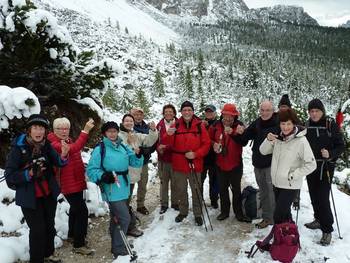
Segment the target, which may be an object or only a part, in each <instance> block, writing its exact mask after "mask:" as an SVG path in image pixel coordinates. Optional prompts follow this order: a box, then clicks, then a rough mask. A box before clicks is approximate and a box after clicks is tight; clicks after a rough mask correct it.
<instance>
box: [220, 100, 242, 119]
mask: <svg viewBox="0 0 350 263" xmlns="http://www.w3.org/2000/svg"><path fill="white" fill-rule="evenodd" d="M221 114H229V115H232V116H239V111H238V110H237V108H236V105H235V104H233V103H226V104H225V105H224V107H223V108H222V110H221Z"/></svg>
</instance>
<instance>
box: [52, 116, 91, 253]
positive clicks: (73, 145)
mask: <svg viewBox="0 0 350 263" xmlns="http://www.w3.org/2000/svg"><path fill="white" fill-rule="evenodd" d="M93 127H94V121H93V120H92V119H90V120H89V121H88V122H87V123H86V124H85V127H84V129H83V130H82V131H81V133H80V135H79V137H78V139H77V140H76V141H75V142H74V141H73V140H72V139H71V138H70V137H69V131H70V121H69V120H68V119H67V118H57V119H55V120H54V122H53V133H50V134H49V135H48V139H49V141H50V142H51V145H52V146H53V148H54V149H55V150H56V151H57V152H58V153H60V152H61V147H62V146H61V145H62V143H65V144H68V146H69V152H68V161H69V162H68V165H66V166H65V167H62V168H60V169H58V170H57V171H56V178H57V181H58V183H59V185H60V187H61V192H62V194H63V195H64V196H65V198H66V199H67V201H68V203H69V205H70V209H69V220H68V226H69V227H68V238H71V239H73V252H75V253H78V254H82V255H91V254H93V253H94V250H92V249H90V248H88V247H86V243H85V238H86V235H87V227H88V209H87V207H86V203H85V201H84V198H83V191H84V190H85V189H86V180H85V169H84V164H83V160H82V158H81V154H80V152H81V150H82V149H83V147H84V146H85V144H86V142H87V140H88V138H89V132H90V130H91V129H92V128H93Z"/></svg>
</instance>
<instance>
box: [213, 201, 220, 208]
mask: <svg viewBox="0 0 350 263" xmlns="http://www.w3.org/2000/svg"><path fill="white" fill-rule="evenodd" d="M211 207H212V208H214V209H218V208H219V205H218V201H211Z"/></svg>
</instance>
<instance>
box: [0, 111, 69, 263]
mask: <svg viewBox="0 0 350 263" xmlns="http://www.w3.org/2000/svg"><path fill="white" fill-rule="evenodd" d="M48 128H49V121H48V120H47V119H46V118H45V116H43V115H41V114H32V115H31V116H30V117H29V119H28V121H27V123H26V130H27V132H26V133H25V134H21V135H19V136H18V137H17V138H15V139H14V141H13V143H12V147H11V151H10V153H9V154H8V156H7V162H6V167H5V178H6V183H7V185H8V186H9V187H10V188H11V189H13V190H15V191H16V205H18V206H20V207H21V210H22V212H23V216H24V219H25V220H26V222H27V225H28V227H29V256H30V262H31V263H44V262H56V263H58V262H61V260H60V259H59V258H58V257H57V256H55V255H54V251H55V246H54V239H55V235H56V229H55V214H56V206H57V197H58V195H59V193H60V189H59V187H58V184H57V182H56V179H55V174H54V170H53V167H54V166H56V167H62V166H64V165H66V163H67V155H68V151H69V147H68V145H67V144H66V143H64V142H63V143H62V146H61V155H59V154H58V153H57V152H56V151H55V150H54V149H53V148H52V146H51V144H50V142H49V141H48V140H47V138H46V136H47V129H48Z"/></svg>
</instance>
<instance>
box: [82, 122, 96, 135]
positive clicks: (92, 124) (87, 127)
mask: <svg viewBox="0 0 350 263" xmlns="http://www.w3.org/2000/svg"><path fill="white" fill-rule="evenodd" d="M94 127H95V121H94V120H93V119H91V118H89V120H88V121H87V122H86V124H85V127H84V132H86V133H89V132H90V131H91V130H92V128H94Z"/></svg>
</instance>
